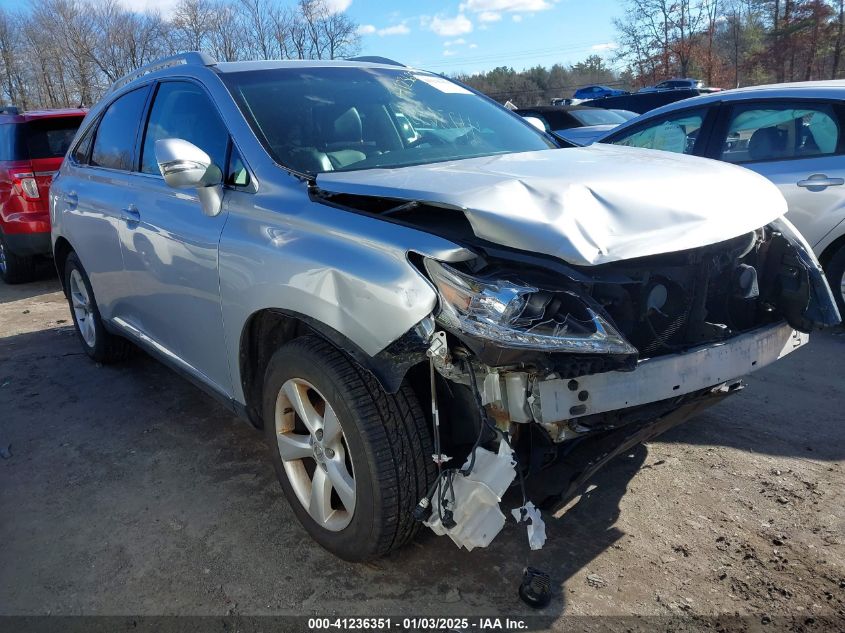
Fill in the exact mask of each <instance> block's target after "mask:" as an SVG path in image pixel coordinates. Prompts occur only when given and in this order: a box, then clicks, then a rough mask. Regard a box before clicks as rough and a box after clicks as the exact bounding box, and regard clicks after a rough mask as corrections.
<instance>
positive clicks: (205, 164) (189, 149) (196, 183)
mask: <svg viewBox="0 0 845 633" xmlns="http://www.w3.org/2000/svg"><path fill="white" fill-rule="evenodd" d="M155 155H156V162H157V163H158V169H159V171H160V172H161V175H162V176H164V182H166V183H167V184H168V185H170V186H171V187H173V188H175V189H196V190H197V196H198V197H199V199H200V202H201V203H202V212H203V213H204V214H205V215H207V216H211V217H213V216H215V215H217V214H219V213H220V211H221V210H222V208H223V187H222V183H223V172H222V171H221V170H220V167H218V166H217V165H215V164H214V163H213V162H212V160H211V157H209V155H208V154H206V153H205V152H204V151H202V150H201V149H200V148H199V147H197V146H196V145H194V144H193V143H189V142H188V141H186V140H184V139H181V138H163V139H160V140H158V141H156V144H155Z"/></svg>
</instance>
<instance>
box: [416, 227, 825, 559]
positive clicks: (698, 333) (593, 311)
mask: <svg viewBox="0 0 845 633" xmlns="http://www.w3.org/2000/svg"><path fill="white" fill-rule="evenodd" d="M474 250H475V252H476V253H479V255H478V257H477V258H476V259H473V260H469V261H466V262H461V263H452V264H446V263H443V262H438V261H434V260H431V259H425V260H424V261H422V262H421V264H420V265H421V268H422V269H423V270H424V271H425V273H426V275H427V277H428V278H429V280H430V281H431V282H432V284H433V285H434V287H435V288H436V290H437V293H438V296H439V305H438V309H437V312H436V314H435V321H436V324H437V329H438V331H437V332H436V333H435V334H434V335H433V337H432V343H431V347H430V349H429V357H430V364H431V372H432V388H431V391H432V395H433V409H434V415H435V427H436V434H437V435H438V436H439V437H438V438H437V440H438V442H437V455H436V461H438V466H439V467H440V469H441V477H440V478H439V479H438V484H437V490H436V491H432V495H431V496H430V498H429V499H428V500H427V502H430V504H431V509H432V513H431V516H430V517H429V519H428V522H427V523H428V525H430V526H431V527H432V528H433V529H434V530H435V531H436V532H438V533H441V534H444V533H445V534H449V535H450V537H451V538H452V539H453V540H454V541H455V542H456V543H457V544H458V545H460V546H464V547H467V548H469V549H471V548H472V547H475V546H483V545H486V544H487V543H489V541H490V540H491V539H492V538H493V537H494V536H495V534H496V533H498V531H499V529H501V525H502V524H503V523H504V516H503V515H502V514H501V512H499V511H498V508H495V511H494V510H493V509H492V507H491V505H492V504H493V500H496V501H498V499H500V498H501V495H502V493H503V492H504V489H505V488H506V487H507V486H508V485H510V484H511V482H512V481H514V480H515V478H516V476H517V475H518V476H519V479H520V481H522V480H523V478H524V479H525V482H527V484H528V485H527V489H528V494H526V492H525V490H526V486H525V485H523V497H524V498H523V505H522V507H521V508H519V509H518V511H517V514H516V515H515V516H520V517H522V518H528V522H529V525H533V526H534V528H535V529H539V528H540V527H542V523H541V521H540V520H539V514H536V515H534V517H535V518H534V519H533V520H531V519H530V518H529V517H530V516H532V513H536V508H534V506H533V505H532V504H531V502H529V501H528V497H531V498H532V499H533V501H534V502H536V504H537V505H538V506H540V507H542V508H544V509H552V508H556V507H560V506H562V505H564V504H566V503H567V502H568V501H569V500H571V498H572V497H573V496H574V495H576V494H578V492H579V490H580V489H581V488H582V487H583V485H584V483H585V482H586V480H587V479H588V478H589V477H591V476H592V475H593V474H594V473H595V471H596V470H597V469H598V468H600V467H601V466H602V465H604V464H606V463H607V462H608V461H609V460H610V459H612V458H613V457H614V456H615V455H618V454H619V453H620V452H623V451H626V450H629V449H630V448H631V447H632V446H634V445H635V444H638V443H640V442H642V441H646V440H648V439H651V438H652V437H655V436H656V435H658V434H660V433H662V432H664V431H665V430H667V429H668V428H671V427H672V426H674V425H676V424H678V423H680V422H683V421H684V420H686V419H687V418H689V417H690V416H691V415H694V414H695V413H697V412H698V411H700V410H702V409H703V408H705V407H707V406H709V405H710V404H713V403H715V402H718V401H720V400H721V399H723V398H724V397H726V396H727V395H729V394H730V393H733V392H735V391H737V390H738V389H740V388H741V386H742V384H741V378H742V376H744V375H746V374H748V373H750V372H752V371H755V370H757V369H759V368H761V367H764V366H766V365H768V364H770V363H772V362H774V361H775V360H778V359H779V358H781V357H783V356H785V355H786V354H788V353H790V352H792V351H793V350H794V349H797V348H798V347H800V346H802V345H803V344H805V343H806V342H807V340H808V336H807V333H809V332H810V331H812V330H815V329H820V328H824V327H829V326H832V325H835V324H837V323H838V322H839V314H838V312H837V309H836V306H835V303H834V300H833V296H832V294H831V292H830V289H829V287H828V286H827V284H826V282H825V280H824V277H823V276H822V273H821V268H820V266H819V264H818V262H817V260H816V259H815V257H814V256H813V254H812V251H811V250H810V249H809V247H808V246H807V244H806V243H805V242H804V241H803V239H802V238H801V237H800V235H798V234H797V233H796V232H795V231H794V229H793V228H792V226H791V225H790V224H789V223H788V222H786V221H785V220H783V219H780V220H777V221H775V222H772V223H771V224H769V225H767V226H765V227H763V228H760V229H758V230H756V231H754V232H751V233H748V234H745V235H741V236H739V237H736V238H733V239H729V240H726V241H723V242H720V243H717V244H712V245H708V246H704V247H700V248H695V249H691V250H686V251H679V252H672V253H663V254H658V255H652V256H647V257H641V258H637V259H630V260H623V261H618V262H614V263H611V264H603V265H599V266H569V265H566V266H564V267H563V268H562V267H561V266H560V265H559V262H557V263H554V264H553V263H552V262H550V261H549V260H548V259H547V258H543V257H531V256H529V257H524V256H521V257H520V263H519V265H518V266H517V265H515V264H514V260H512V259H510V258H507V257H506V256H505V255H504V251H501V250H496V249H485V248H483V246H480V245H478V244H476V245H475V248H474ZM441 413H442V415H443V417H444V420H443V423H442V424H441V422H440V420H439V416H440V415H441ZM441 436H442V437H441ZM504 445H506V448H505V447H504ZM479 451H483V453H482V455H483V457H482V458H481V459H480V460H479V458H478V455H479ZM445 455H450V457H449V458H448V459H449V460H452V463H463V466H462V467H461V468H459V469H451V470H450V469H444V468H443V463H445V460H446V459H447V458H446V457H445ZM476 462H479V463H480V464H482V466H481V467H479V466H478V464H477V463H476ZM509 468H510V470H509ZM486 471H489V472H490V473H494V475H491V478H490V480H489V481H488V480H485V479H484V475H483V473H484V472H486ZM443 472H446V475H445V476H444V475H443ZM506 473H510V476H509V477H505V474H506ZM456 478H457V481H456ZM503 482H504V485H503ZM444 488H445V490H446V491H447V492H446V494H445V496H444V494H443V491H444ZM426 505H427V504H426ZM468 508H469V510H468ZM444 512H445V515H444ZM497 513H498V514H497ZM497 526H498V527H497ZM535 545H536V546H540V545H542V543H541V539H539V537H536V538H534V539H533V541H532V547H535Z"/></svg>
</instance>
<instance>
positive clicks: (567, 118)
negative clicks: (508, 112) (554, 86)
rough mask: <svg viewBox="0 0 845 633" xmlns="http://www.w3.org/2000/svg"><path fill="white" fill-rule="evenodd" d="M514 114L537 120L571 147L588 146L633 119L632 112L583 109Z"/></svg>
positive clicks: (539, 108)
mask: <svg viewBox="0 0 845 633" xmlns="http://www.w3.org/2000/svg"><path fill="white" fill-rule="evenodd" d="M515 112H516V114H518V115H520V116H523V117H533V118H537V119H540V120H541V121H542V122H543V124H544V126H545V129H546V131H547V132H554V133H555V134H556V135H557V136H559V137H561V138H563V139H564V140H566V141H569V142H570V143H573V144H575V145H589V144H590V143H592V142H593V141H594V140H595V139H597V138H599V137H601V136H604V135H605V134H607V133H608V132H610V131H611V130H612V129H613V128H615V127H616V126H617V125H621V124H623V123H625V122H626V121H629V120H630V119H631V118H633V117H635V116H636V114H635V113H633V112H624V113H623V112H622V111H616V110H607V109H602V108H592V107H587V106H534V107H531V108H520V109H519V110H515ZM582 137H583V138H582Z"/></svg>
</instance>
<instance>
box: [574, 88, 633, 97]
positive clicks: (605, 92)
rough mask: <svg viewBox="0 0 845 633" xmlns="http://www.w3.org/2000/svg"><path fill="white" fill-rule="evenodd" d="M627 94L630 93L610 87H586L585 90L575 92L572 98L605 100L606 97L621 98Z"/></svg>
mask: <svg viewBox="0 0 845 633" xmlns="http://www.w3.org/2000/svg"><path fill="white" fill-rule="evenodd" d="M626 94H628V93H627V92H626V91H625V90H619V89H618V88H609V87H608V86H584V87H583V88H578V90H576V91H575V94H573V95H572V98H573V99H603V98H604V97H620V96H622V95H626Z"/></svg>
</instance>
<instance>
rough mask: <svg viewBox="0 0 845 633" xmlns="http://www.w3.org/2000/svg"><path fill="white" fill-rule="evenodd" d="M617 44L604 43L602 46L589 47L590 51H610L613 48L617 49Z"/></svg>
mask: <svg viewBox="0 0 845 633" xmlns="http://www.w3.org/2000/svg"><path fill="white" fill-rule="evenodd" d="M618 47H619V44H617V43H616V42H606V43H604V44H596V45H594V46H591V47H590V50H591V51H612V50H614V49H615V48H618Z"/></svg>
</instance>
